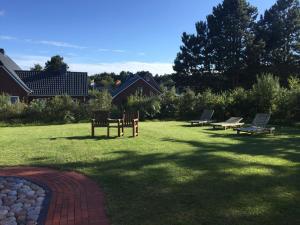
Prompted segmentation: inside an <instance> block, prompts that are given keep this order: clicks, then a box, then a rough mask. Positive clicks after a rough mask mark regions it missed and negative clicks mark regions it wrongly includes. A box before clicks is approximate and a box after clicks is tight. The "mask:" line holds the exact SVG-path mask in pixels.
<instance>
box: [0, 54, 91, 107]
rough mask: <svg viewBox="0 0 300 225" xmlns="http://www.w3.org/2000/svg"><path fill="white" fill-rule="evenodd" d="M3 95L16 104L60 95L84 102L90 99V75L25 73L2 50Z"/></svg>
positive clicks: (0, 77) (0, 90)
mask: <svg viewBox="0 0 300 225" xmlns="http://www.w3.org/2000/svg"><path fill="white" fill-rule="evenodd" d="M0 93H6V94H8V95H10V96H11V100H12V101H13V102H14V101H16V100H17V99H22V100H28V101H31V100H32V99H36V98H49V97H54V96H57V95H70V96H71V97H73V98H77V99H81V100H85V99H86V97H87V96H88V82H87V73H83V72H69V71H66V70H62V71H60V72H56V73H49V72H45V71H41V72H39V71H27V70H22V69H21V68H20V67H19V66H18V65H17V64H16V63H15V62H14V61H13V60H12V59H11V58H10V57H8V56H7V55H6V54H5V51H4V49H0Z"/></svg>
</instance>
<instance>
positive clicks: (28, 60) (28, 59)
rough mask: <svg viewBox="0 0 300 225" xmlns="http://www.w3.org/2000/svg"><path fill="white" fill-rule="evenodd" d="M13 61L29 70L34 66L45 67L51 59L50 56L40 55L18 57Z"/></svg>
mask: <svg viewBox="0 0 300 225" xmlns="http://www.w3.org/2000/svg"><path fill="white" fill-rule="evenodd" d="M12 59H13V60H14V61H15V62H16V63H17V64H18V65H19V66H20V67H21V68H22V69H25V70H28V69H29V68H30V67H32V66H33V65H34V64H37V63H38V64H41V65H45V62H46V61H47V60H49V59H50V57H48V56H39V55H16V56H12Z"/></svg>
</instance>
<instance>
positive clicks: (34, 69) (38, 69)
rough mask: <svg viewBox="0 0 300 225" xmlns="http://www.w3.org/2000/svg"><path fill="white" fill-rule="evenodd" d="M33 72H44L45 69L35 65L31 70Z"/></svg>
mask: <svg viewBox="0 0 300 225" xmlns="http://www.w3.org/2000/svg"><path fill="white" fill-rule="evenodd" d="M30 70H31V71H38V72H40V71H42V70H43V67H42V66H41V65H40V64H34V65H33V67H31V68H30Z"/></svg>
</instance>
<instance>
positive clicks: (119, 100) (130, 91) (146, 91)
mask: <svg viewBox="0 0 300 225" xmlns="http://www.w3.org/2000/svg"><path fill="white" fill-rule="evenodd" d="M140 88H142V90H143V95H146V96H151V95H157V94H159V93H160V92H159V91H157V90H156V89H155V88H153V87H152V86H150V85H149V84H147V83H146V82H145V81H143V80H141V79H140V80H138V81H137V82H135V83H134V84H132V85H131V86H130V87H128V88H127V89H125V90H124V91H123V92H121V93H120V94H119V95H117V96H116V97H115V98H114V99H113V103H114V104H116V105H120V104H123V103H125V102H126V100H127V98H128V97H129V96H131V95H134V94H135V93H136V92H137V91H138V90H139V89H140Z"/></svg>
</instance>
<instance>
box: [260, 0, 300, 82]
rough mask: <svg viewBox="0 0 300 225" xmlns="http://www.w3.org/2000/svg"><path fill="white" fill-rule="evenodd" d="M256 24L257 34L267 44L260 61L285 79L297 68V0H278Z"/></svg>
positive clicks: (299, 47) (299, 52)
mask: <svg viewBox="0 0 300 225" xmlns="http://www.w3.org/2000/svg"><path fill="white" fill-rule="evenodd" d="M258 25H259V32H258V35H259V36H260V37H261V39H263V40H264V42H265V45H266V46H265V54H264V58H263V64H264V65H265V66H267V67H270V68H272V72H274V73H277V75H280V76H281V77H282V78H284V79H286V78H287V76H289V75H291V73H297V71H299V68H300V67H299V66H300V64H299V63H300V4H299V1H298V0H278V1H277V2H276V4H274V5H273V6H272V7H271V8H270V9H269V10H266V11H265V13H264V15H263V16H262V17H261V19H260V21H259V22H258ZM298 74H299V72H298Z"/></svg>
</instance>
